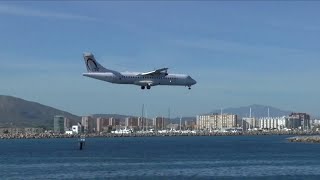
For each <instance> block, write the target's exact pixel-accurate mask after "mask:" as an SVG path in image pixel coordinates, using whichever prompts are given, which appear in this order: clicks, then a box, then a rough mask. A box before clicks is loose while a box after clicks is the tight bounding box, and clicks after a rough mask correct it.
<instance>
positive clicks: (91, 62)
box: [83, 53, 110, 72]
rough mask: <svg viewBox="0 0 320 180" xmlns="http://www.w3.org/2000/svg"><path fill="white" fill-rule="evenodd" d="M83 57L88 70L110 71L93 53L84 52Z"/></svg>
mask: <svg viewBox="0 0 320 180" xmlns="http://www.w3.org/2000/svg"><path fill="white" fill-rule="evenodd" d="M83 59H84V62H85V64H86V66H87V71H88V72H110V70H108V69H106V68H104V67H103V66H101V65H100V64H99V63H98V62H97V61H96V59H95V58H94V56H93V54H92V53H84V54H83Z"/></svg>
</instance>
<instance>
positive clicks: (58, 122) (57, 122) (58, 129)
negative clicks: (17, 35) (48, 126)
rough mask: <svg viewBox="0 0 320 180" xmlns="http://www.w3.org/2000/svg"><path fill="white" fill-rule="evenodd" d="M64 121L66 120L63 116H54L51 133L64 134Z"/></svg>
mask: <svg viewBox="0 0 320 180" xmlns="http://www.w3.org/2000/svg"><path fill="white" fill-rule="evenodd" d="M65 119H66V118H65V117H64V116H54V117H53V132H54V133H60V134H63V133H64V131H65V129H64V122H65Z"/></svg>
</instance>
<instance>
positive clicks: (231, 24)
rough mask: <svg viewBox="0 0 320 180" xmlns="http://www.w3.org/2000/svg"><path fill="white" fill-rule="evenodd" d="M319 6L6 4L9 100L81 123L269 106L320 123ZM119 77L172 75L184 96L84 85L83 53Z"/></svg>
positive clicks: (4, 67) (4, 55)
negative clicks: (93, 118)
mask: <svg viewBox="0 0 320 180" xmlns="http://www.w3.org/2000/svg"><path fill="white" fill-rule="evenodd" d="M319 9H320V3H318V2H302V1H301V2H299V1H296V2H275V1H273V2H251V1H248V2H245V1H243V2H236V1H234V2H219V1H217V2H207V1H204V2H190V1H187V2H181V1H174V2H168V1H164V2H160V1H159V2H125V1H123V2H103V1H97V2H90V3H89V2H79V1H73V2H60V1H57V2H54V1H53V2H23V1H22V2H1V3H0V22H1V23H0V28H1V32H0V39H1V42H2V43H1V44H0V58H1V59H2V60H1V66H0V82H1V83H2V85H1V86H0V94H4V95H12V96H17V97H20V98H24V99H27V100H31V101H37V102H40V103H42V104H46V105H49V106H53V107H56V108H59V109H63V110H66V111H69V112H71V113H74V114H77V115H87V114H93V113H119V114H128V115H140V113H141V107H142V104H143V103H144V104H145V106H146V111H147V115H148V116H150V117H152V116H156V115H167V113H168V108H170V109H171V116H180V114H182V115H186V116H191V115H197V114H199V113H206V112H210V111H211V110H213V109H220V108H221V107H222V108H225V107H238V106H246V105H249V104H264V105H271V106H275V107H278V108H281V109H284V110H293V111H300V112H308V113H310V114H312V115H317V116H318V115H320V113H319V106H318V102H320V94H319V92H318V89H319V88H320V85H319V83H318V78H319V77H320V72H319V65H320V51H319V50H320V46H319V42H320V36H319V33H320V22H319V17H320V12H319ZM85 51H91V52H93V53H94V54H95V56H96V58H97V59H98V61H100V62H101V64H103V65H105V66H106V67H108V68H111V69H116V70H119V71H127V70H128V71H129V70H133V71H149V70H152V69H154V68H161V67H169V68H170V69H169V72H174V73H187V74H190V75H191V76H192V77H194V79H196V80H197V82H198V84H196V85H195V86H194V87H193V88H192V90H191V91H189V90H188V89H187V88H184V87H165V86H164V87H163V86H161V87H160V86H159V87H153V88H152V89H151V90H150V91H146V90H145V91H142V90H141V89H140V87H138V86H130V85H113V84H109V83H105V82H102V81H98V80H94V79H90V78H87V77H83V76H82V73H83V72H85V70H86V69H85V66H84V63H83V60H82V53H83V52H85Z"/></svg>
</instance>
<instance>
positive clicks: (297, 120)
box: [288, 113, 310, 130]
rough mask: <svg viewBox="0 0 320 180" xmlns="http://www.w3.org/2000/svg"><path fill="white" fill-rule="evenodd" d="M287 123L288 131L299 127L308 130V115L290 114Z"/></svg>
mask: <svg viewBox="0 0 320 180" xmlns="http://www.w3.org/2000/svg"><path fill="white" fill-rule="evenodd" d="M288 121H289V122H288V128H290V129H296V128H299V127H300V128H302V129H303V130H308V129H310V115H309V114H307V113H291V114H290V115H289V120H288Z"/></svg>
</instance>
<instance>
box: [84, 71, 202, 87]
mask: <svg viewBox="0 0 320 180" xmlns="http://www.w3.org/2000/svg"><path fill="white" fill-rule="evenodd" d="M83 75H84V76H87V77H91V78H94V79H99V80H102V81H107V82H110V83H115V84H134V85H138V86H147V85H148V86H157V85H169V86H174V85H175V86H189V87H190V86H192V85H194V84H196V81H195V80H194V79H192V78H191V77H190V76H188V75H185V74H168V75H166V76H165V75H160V76H152V75H147V76H145V75H141V73H134V72H121V73H118V74H115V73H111V72H88V73H83Z"/></svg>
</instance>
